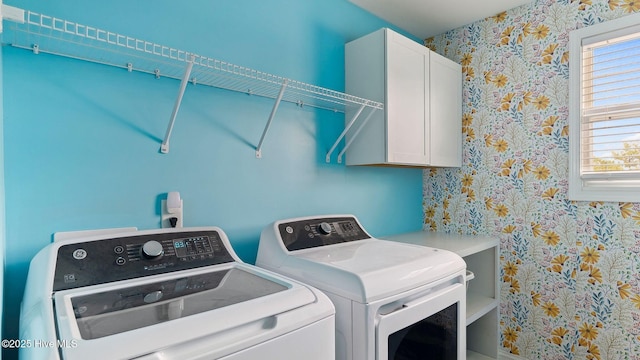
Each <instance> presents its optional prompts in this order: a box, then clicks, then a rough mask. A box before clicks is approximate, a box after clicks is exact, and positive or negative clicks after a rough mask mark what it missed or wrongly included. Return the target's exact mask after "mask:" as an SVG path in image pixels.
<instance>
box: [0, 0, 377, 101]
mask: <svg viewBox="0 0 640 360" xmlns="http://www.w3.org/2000/svg"><path fill="white" fill-rule="evenodd" d="M4 30H5V34H4V35H3V39H4V41H5V42H7V43H8V44H9V45H11V46H14V47H18V48H23V49H29V50H32V51H33V52H35V53H39V52H43V53H49V54H54V55H59V56H65V57H69V58H74V59H79V60H85V61H90V62H95V63H100V64H106V65H110V66H115V67H120V68H124V69H127V70H129V71H138V72H143V73H148V74H153V75H155V76H157V77H168V78H173V79H178V80H180V79H182V77H183V75H184V69H185V67H186V66H187V63H188V62H190V61H193V64H194V66H193V69H192V71H191V75H190V78H189V82H190V83H192V84H202V85H208V86H213V87H217V88H222V89H227V90H232V91H238V92H242V93H246V94H251V95H257V96H262V97H267V98H271V99H276V98H277V97H278V94H279V92H280V89H281V87H282V84H283V83H285V81H286V83H287V87H286V90H285V92H284V94H283V96H282V101H286V102H291V103H294V104H297V105H299V106H312V107H317V108H322V109H327V110H332V111H338V112H344V111H345V108H346V107H347V106H360V105H364V106H365V107H370V108H375V109H382V108H383V104H382V103H379V102H375V101H371V100H367V99H363V98H360V97H356V96H352V95H348V94H344V93H341V92H338V91H334V90H330V89H326V88H322V87H319V86H315V85H311V84H306V83H303V82H300V81H296V80H292V79H287V78H284V77H281V76H276V75H272V74H269V73H266V72H262V71H258V70H254V69H250V68H247V67H243V66H239V65H234V64H231V63H228V62H224V61H220V60H216V59H213V58H210V57H207V56H203V55H199V54H195V53H191V52H188V51H185V50H180V49H176V48H173V47H169V46H165V45H160V44H156V43H153V42H149V41H145V40H140V39H136V38H133V37H130V36H125V35H121V34H118V33H114V32H111V31H106V30H102V29H98V28H95V27H91V26H87V25H82V24H78V23H75V22H71V21H67V20H63V19H58V18H55V17H51V16H47V15H42V14H39V13H35V12H32V11H28V10H25V19H24V23H10V24H9V26H6V27H5V29H4Z"/></svg>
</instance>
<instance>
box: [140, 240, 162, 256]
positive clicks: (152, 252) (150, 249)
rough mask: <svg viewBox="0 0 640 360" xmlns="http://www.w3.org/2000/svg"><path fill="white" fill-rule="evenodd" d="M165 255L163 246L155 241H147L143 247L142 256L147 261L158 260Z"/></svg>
mask: <svg viewBox="0 0 640 360" xmlns="http://www.w3.org/2000/svg"><path fill="white" fill-rule="evenodd" d="M162 254H164V249H163V248H162V244H160V243H159V242H157V241H155V240H151V241H147V242H146V243H144V245H142V255H144V257H146V258H147V259H157V258H159V257H161V256H162Z"/></svg>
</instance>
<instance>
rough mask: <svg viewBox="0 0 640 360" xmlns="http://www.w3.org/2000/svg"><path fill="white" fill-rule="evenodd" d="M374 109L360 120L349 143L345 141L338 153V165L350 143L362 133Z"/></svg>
mask: <svg viewBox="0 0 640 360" xmlns="http://www.w3.org/2000/svg"><path fill="white" fill-rule="evenodd" d="M376 110H377V109H376V108H372V109H371V111H369V115H367V117H366V118H364V120H362V122H361V123H360V126H358V128H357V129H356V131H355V132H354V133H353V135H352V136H351V139H349V141H347V143H346V144H345V145H344V148H343V149H342V151H340V152H339V153H338V164H341V163H342V156H343V155H344V153H345V152H346V151H347V149H348V148H349V146H351V143H352V142H353V140H355V139H356V138H357V137H358V135H359V134H360V131H362V129H363V128H364V126H365V125H367V123H368V122H369V119H371V117H372V116H373V114H374V113H375V112H376Z"/></svg>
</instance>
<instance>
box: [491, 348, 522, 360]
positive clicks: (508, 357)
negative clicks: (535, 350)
mask: <svg viewBox="0 0 640 360" xmlns="http://www.w3.org/2000/svg"><path fill="white" fill-rule="evenodd" d="M498 359H500V360H527V358H524V357H522V356H519V355H513V354H511V353H508V352H506V351H504V350H498Z"/></svg>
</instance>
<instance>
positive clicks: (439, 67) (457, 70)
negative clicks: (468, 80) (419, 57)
mask: <svg viewBox="0 0 640 360" xmlns="http://www.w3.org/2000/svg"><path fill="white" fill-rule="evenodd" d="M429 72H430V86H429V87H430V91H429V98H430V113H429V121H430V123H431V124H430V125H431V126H430V127H431V136H430V137H427V143H428V145H427V146H428V147H429V149H430V163H429V165H431V166H446V167H459V166H462V68H461V66H460V65H459V64H456V63H455V62H453V61H451V60H449V59H447V58H445V57H444V56H441V55H439V54H436V53H431V59H430V62H429Z"/></svg>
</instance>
